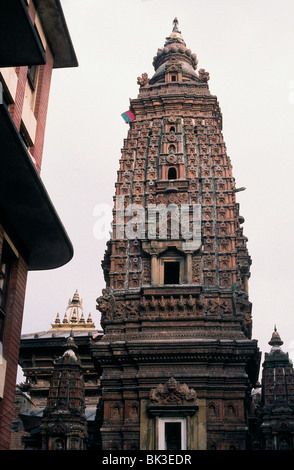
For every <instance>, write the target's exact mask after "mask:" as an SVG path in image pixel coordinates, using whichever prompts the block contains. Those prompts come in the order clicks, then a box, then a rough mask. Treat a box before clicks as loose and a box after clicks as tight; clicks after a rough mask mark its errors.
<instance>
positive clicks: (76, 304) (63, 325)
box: [50, 289, 95, 331]
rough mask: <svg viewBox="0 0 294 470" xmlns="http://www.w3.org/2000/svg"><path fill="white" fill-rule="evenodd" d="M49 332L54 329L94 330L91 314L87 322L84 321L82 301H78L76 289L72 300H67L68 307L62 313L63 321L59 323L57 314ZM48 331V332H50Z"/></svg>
mask: <svg viewBox="0 0 294 470" xmlns="http://www.w3.org/2000/svg"><path fill="white" fill-rule="evenodd" d="M51 326H52V328H51V330H56V329H58V330H59V329H66V330H68V329H72V328H75V329H86V328H88V329H94V328H95V325H94V323H93V321H92V317H91V314H89V316H88V319H87V321H85V317H84V312H83V299H80V296H79V292H78V289H76V291H75V293H74V295H73V297H72V299H69V301H68V306H67V308H66V311H65V313H64V318H63V321H62V322H61V320H60V317H59V313H58V314H57V316H56V320H55V323H54V324H51ZM51 330H50V331H51Z"/></svg>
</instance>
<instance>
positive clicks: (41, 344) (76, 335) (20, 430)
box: [10, 291, 103, 450]
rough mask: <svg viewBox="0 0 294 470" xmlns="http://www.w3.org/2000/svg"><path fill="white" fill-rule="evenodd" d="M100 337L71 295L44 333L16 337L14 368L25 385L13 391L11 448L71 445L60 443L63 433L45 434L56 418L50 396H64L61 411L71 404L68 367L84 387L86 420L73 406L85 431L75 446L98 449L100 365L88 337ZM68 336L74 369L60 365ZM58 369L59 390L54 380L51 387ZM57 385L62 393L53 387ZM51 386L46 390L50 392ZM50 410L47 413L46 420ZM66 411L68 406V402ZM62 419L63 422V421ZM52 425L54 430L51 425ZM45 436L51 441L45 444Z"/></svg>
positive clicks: (99, 445)
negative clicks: (17, 350)
mask: <svg viewBox="0 0 294 470" xmlns="http://www.w3.org/2000/svg"><path fill="white" fill-rule="evenodd" d="M102 334H103V331H102V330H101V329H100V330H98V329H96V327H95V324H94V323H93V321H92V317H91V314H88V315H87V316H86V317H85V316H84V308H83V301H82V299H81V298H80V296H79V293H78V291H76V292H75V293H74V295H73V297H72V298H71V299H69V300H68V304H67V307H66V309H65V312H64V315H63V316H62V317H61V318H60V315H59V313H58V314H57V315H56V318H55V321H54V322H53V323H52V325H51V327H50V328H49V329H48V331H42V332H38V333H32V334H23V335H22V336H21V342H20V353H19V364H20V366H21V368H22V371H23V374H24V378H25V383H23V384H20V385H18V387H17V394H16V395H17V399H16V403H15V415H14V419H13V427H12V435H11V447H10V448H11V450H15V449H18V450H19V449H23V450H32V449H34V450H41V449H42V448H44V447H45V448H46V446H48V447H49V448H50V450H53V449H55V448H57V447H58V444H61V443H62V445H63V448H70V447H69V445H71V444H72V442H76V440H73V441H72V442H67V444H65V441H64V439H65V438H64V435H62V433H61V434H59V435H58V433H57V431H56V430H55V434H54V432H53V434H52V435H51V434H50V432H49V431H50V426H49V425H50V424H52V423H54V417H55V418H56V416H57V415H58V414H57V415H56V414H53V410H54V407H56V406H57V405H56V404H53V405H52V397H54V396H55V399H56V403H57V398H61V397H59V395H58V394H59V393H61V394H62V393H64V397H63V399H64V401H65V404H64V405H63V409H64V407H66V406H67V404H69V403H70V396H69V390H70V383H72V382H71V380H70V378H69V379H68V372H69V370H70V368H71V367H73V369H74V370H75V371H76V372H77V373H78V374H80V372H81V373H82V380H78V382H79V384H80V385H81V387H80V390H82V389H83V397H82V396H81V397H79V398H80V399H82V401H83V406H84V408H83V413H84V415H85V421H84V418H83V417H82V416H80V414H81V404H80V402H78V406H79V409H78V411H77V412H78V415H79V417H80V419H81V420H82V422H83V427H84V434H83V437H81V436H80V435H79V439H78V443H79V445H80V444H81V442H82V443H83V447H84V448H85V449H88V450H93V449H99V448H101V438H100V431H99V429H100V425H99V423H100V421H101V413H100V406H101V404H100V403H99V400H100V396H101V390H100V375H101V370H100V369H99V366H98V367H95V365H94V362H93V360H92V358H91V353H90V343H91V341H92V340H93V338H100V337H101V335H102ZM71 338H72V340H73V344H74V345H73V347H72V348H70V349H73V350H74V353H75V356H76V358H77V361H76V362H74V365H73V366H71V365H69V367H68V364H67V363H66V364H64V354H65V352H66V350H67V348H69V344H68V343H69V341H71ZM60 371H63V374H64V375H65V376H66V378H64V380H63V386H62V387H61V385H60V384H59V382H58V380H57V383H56V380H55V378H54V377H55V376H56V375H57V376H58V375H60V376H61V375H62V373H61V372H60ZM75 380H76V379H75ZM54 383H55V385H54ZM64 383H65V384H66V385H64ZM59 385H60V387H61V388H62V391H61V390H59V389H58V386H59ZM50 387H54V390H53V391H51V392H49V391H50ZM74 389H75V387H74V386H73V390H74ZM56 397H57V398H56ZM49 408H50V409H51V412H50V413H51V414H50V419H49V418H48V413H49V410H48V409H49ZM69 408H71V409H72V408H73V406H72V404H71V405H70V407H69ZM45 410H47V411H45ZM69 411H70V410H69ZM59 414H60V413H59ZM45 416H47V418H46V419H47V421H46V428H44V427H42V426H41V425H42V423H43V418H45ZM68 419H69V420H70V415H68ZM62 421H64V420H63V419H62ZM43 424H44V423H43ZM63 424H64V425H65V424H66V423H63ZM51 427H52V428H53V429H54V426H53V425H52V426H51ZM62 429H65V428H64V427H63V428H62ZM49 436H51V437H52V438H51V441H50V442H49V440H50V439H49ZM74 437H76V436H74ZM55 441H57V442H55Z"/></svg>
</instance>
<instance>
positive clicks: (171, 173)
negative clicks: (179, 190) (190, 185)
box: [167, 166, 178, 180]
mask: <svg viewBox="0 0 294 470" xmlns="http://www.w3.org/2000/svg"><path fill="white" fill-rule="evenodd" d="M177 177H178V175H177V169H176V168H175V167H173V166H172V167H170V168H169V169H168V174H167V179H169V180H176V179H177Z"/></svg>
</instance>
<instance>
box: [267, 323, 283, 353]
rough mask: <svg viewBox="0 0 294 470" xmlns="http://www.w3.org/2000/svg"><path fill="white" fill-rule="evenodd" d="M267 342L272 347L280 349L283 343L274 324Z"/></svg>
mask: <svg viewBox="0 0 294 470" xmlns="http://www.w3.org/2000/svg"><path fill="white" fill-rule="evenodd" d="M268 344H269V345H270V346H272V349H280V347H281V346H282V344H283V341H282V340H281V337H280V335H279V333H278V331H277V327H276V325H275V326H274V332H273V334H272V337H271V340H270V341H269V343H268Z"/></svg>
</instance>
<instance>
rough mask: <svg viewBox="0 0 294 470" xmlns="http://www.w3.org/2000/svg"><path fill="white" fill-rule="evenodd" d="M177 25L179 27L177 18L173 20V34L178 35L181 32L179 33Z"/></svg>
mask: <svg viewBox="0 0 294 470" xmlns="http://www.w3.org/2000/svg"><path fill="white" fill-rule="evenodd" d="M178 25H179V20H178V18H175V19H174V20H173V33H180V34H181V31H179V28H178Z"/></svg>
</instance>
